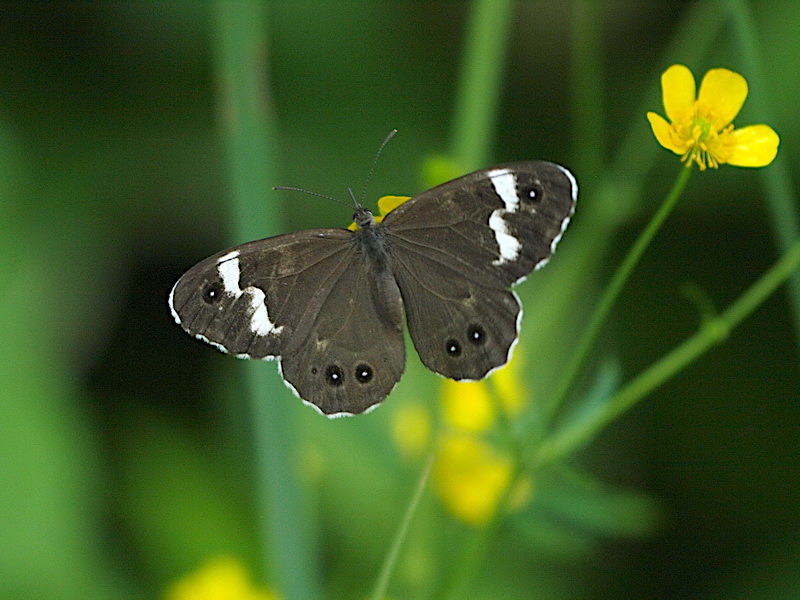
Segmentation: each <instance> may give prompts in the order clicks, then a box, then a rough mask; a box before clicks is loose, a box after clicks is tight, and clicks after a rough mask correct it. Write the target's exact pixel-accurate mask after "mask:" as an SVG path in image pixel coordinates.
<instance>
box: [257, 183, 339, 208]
mask: <svg viewBox="0 0 800 600" xmlns="http://www.w3.org/2000/svg"><path fill="white" fill-rule="evenodd" d="M272 189H273V190H282V191H287V192H301V193H303V194H308V195H309V196H316V197H317V198H326V199H328V200H333V201H334V202H336V203H337V204H342V205H344V206H347V203H346V202H342V201H341V200H339V199H338V198H334V197H333V196H328V195H327V194H320V193H319V192H312V191H311V190H304V189H303V188H299V187H292V186H288V185H274V186H272ZM350 195H352V192H350Z"/></svg>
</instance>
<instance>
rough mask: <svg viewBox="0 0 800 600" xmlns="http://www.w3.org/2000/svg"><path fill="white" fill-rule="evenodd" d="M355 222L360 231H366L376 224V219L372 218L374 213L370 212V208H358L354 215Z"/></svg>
mask: <svg viewBox="0 0 800 600" xmlns="http://www.w3.org/2000/svg"><path fill="white" fill-rule="evenodd" d="M353 222H354V223H355V224H356V227H358V229H366V228H367V227H372V226H373V225H374V224H375V218H374V217H373V216H372V211H370V210H369V209H368V208H364V207H363V206H358V207H356V210H355V212H354V213H353Z"/></svg>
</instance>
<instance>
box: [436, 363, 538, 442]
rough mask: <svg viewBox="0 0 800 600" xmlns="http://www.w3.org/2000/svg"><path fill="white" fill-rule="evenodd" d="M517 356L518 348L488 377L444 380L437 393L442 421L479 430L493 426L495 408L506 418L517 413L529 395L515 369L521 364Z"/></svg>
mask: <svg viewBox="0 0 800 600" xmlns="http://www.w3.org/2000/svg"><path fill="white" fill-rule="evenodd" d="M519 356H520V353H519V352H518V351H517V352H514V355H513V357H512V358H511V360H510V361H509V363H508V364H507V365H506V366H504V367H503V368H501V369H500V370H499V371H497V372H495V373H494V374H492V376H491V377H490V378H489V379H488V380H483V381H461V382H459V381H453V380H452V379H445V380H444V382H443V384H442V393H441V397H442V415H443V417H444V421H445V423H447V424H448V425H450V426H451V427H454V428H456V429H460V430H462V431H468V432H474V433H479V432H481V431H488V430H489V429H491V428H492V427H493V426H494V424H495V421H496V418H497V414H496V411H497V409H498V408H501V409H502V410H503V411H504V412H505V414H506V416H507V417H516V416H517V415H519V413H520V412H522V409H523V407H524V404H525V399H526V398H527V397H528V396H529V394H527V393H526V392H527V390H525V389H524V386H523V381H522V378H521V377H520V373H519V369H520V366H521V365H522V364H523V363H522V360H521V359H520V358H519ZM490 386H491V387H490ZM498 405H499V406H498Z"/></svg>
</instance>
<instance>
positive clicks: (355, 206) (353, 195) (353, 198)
mask: <svg viewBox="0 0 800 600" xmlns="http://www.w3.org/2000/svg"><path fill="white" fill-rule="evenodd" d="M347 193H348V194H350V198H352V200H353V207H354V208H360V207H361V205H360V204H359V203H358V200H356V195H355V194H354V193H353V188H351V187H349V188H347Z"/></svg>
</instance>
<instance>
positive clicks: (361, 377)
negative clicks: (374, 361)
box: [356, 363, 372, 383]
mask: <svg viewBox="0 0 800 600" xmlns="http://www.w3.org/2000/svg"><path fill="white" fill-rule="evenodd" d="M356 379H357V380H358V382H359V383H369V382H370V381H371V380H372V367H370V366H369V365H365V364H363V363H362V364H360V365H358V366H357V367H356Z"/></svg>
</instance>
